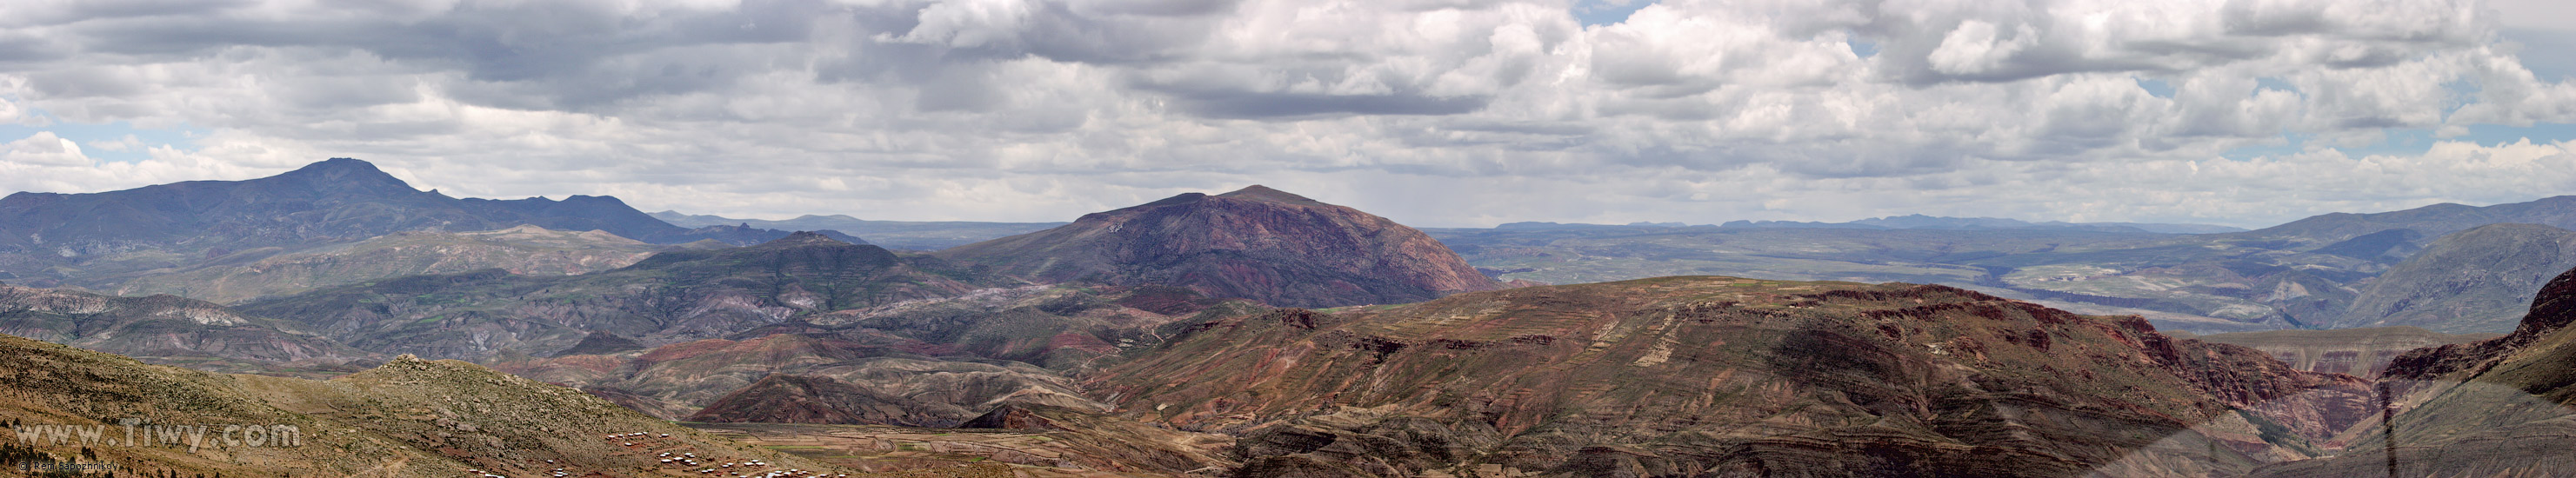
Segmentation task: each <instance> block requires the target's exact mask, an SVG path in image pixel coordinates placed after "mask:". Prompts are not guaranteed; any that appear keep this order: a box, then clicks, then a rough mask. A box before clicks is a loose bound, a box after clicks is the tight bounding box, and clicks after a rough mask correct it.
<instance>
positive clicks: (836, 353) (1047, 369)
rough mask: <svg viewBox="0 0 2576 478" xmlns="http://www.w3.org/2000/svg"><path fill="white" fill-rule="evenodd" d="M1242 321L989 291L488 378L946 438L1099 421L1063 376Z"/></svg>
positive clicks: (627, 401)
mask: <svg viewBox="0 0 2576 478" xmlns="http://www.w3.org/2000/svg"><path fill="white" fill-rule="evenodd" d="M1250 310H1257V309H1254V308H1252V307H1250V306H1248V305H1247V304H1244V303H1241V302H1240V301H1237V302H1233V303H1226V302H1219V301H1216V300H1213V299H1209V298H1206V297H1204V296H1198V295H1195V294H1190V293H1188V291H1187V290H1185V289H1178V288H1173V287H1140V288H1106V287H1104V288H1096V289H1086V288H1076V287H1065V286H1055V287H1040V286H1032V287H1020V288H1011V289H989V290H984V291H978V292H975V293H972V294H968V295H965V296H960V297H953V298H942V299H925V300H915V301H908V302H903V303H897V304H892V305H887V306H880V307H872V308H866V309H852V310H843V311H835V312H830V313H824V314H816V315H807V316H801V317H798V318H796V319H792V320H790V321H788V322H782V323H780V324H776V325H771V326H766V327H761V328H758V329H754V330H750V331H745V332H742V333H738V334H734V335H733V336H731V337H729V338H725V339H708V340H700V341H693V342H683V343H677V344H671V345H665V346H661V347H655V348H652V349H650V350H636V351H621V352H614V353H609V354H599V355H565V356H558V357H549V358H544V359H529V360H518V361H508V362H502V363H497V364H494V368H498V369H501V370H505V371H509V372H511V373H516V374H519V375H524V376H528V377H531V378H536V379H539V380H543V381H546V382H550V383H558V384H564V385H567V386H573V387H579V388H581V389H583V390H587V391H591V392H593V393H597V394H599V395H601V396H604V397H611V399H612V400H614V401H617V402H618V403H620V404H623V405H627V406H629V407H632V408H635V409H637V410H642V411H645V412H646V413H648V414H653V415H656V416H662V417H665V418H671V419H683V418H686V419H689V420H692V421H706V422H774V423H814V424H874V425H908V426H934V427H947V426H956V425H958V424H959V423H962V422H965V421H966V420H968V419H971V418H974V417H976V416H977V415H980V414H983V413H985V412H987V411H990V410H992V409H994V408H995V407H999V406H1003V405H1008V404H1023V405H1045V406H1052V407H1061V408H1066V409H1074V410H1091V411H1105V410H1106V409H1107V406H1106V405H1104V404H1101V403H1098V402H1095V401H1093V400H1092V399H1091V398H1088V397H1087V396H1085V394H1084V393H1083V392H1082V390H1081V388H1080V387H1078V386H1076V385H1075V384H1074V382H1073V380H1071V379H1068V378H1066V377H1067V376H1068V375H1072V374H1078V373H1081V372H1085V371H1089V370H1095V369H1098V368H1100V367H1104V366H1107V365H1109V364H1114V363H1116V361H1117V360H1119V359H1120V357H1119V356H1118V354H1120V353H1121V352H1122V351H1125V350H1132V349H1137V348H1140V347H1145V346H1148V345H1150V344H1151V343H1154V342H1159V341H1160V338H1159V336H1158V335H1157V334H1159V333H1160V332H1159V330H1158V329H1161V328H1163V327H1164V326H1165V325H1167V324H1169V323H1171V322H1173V321H1175V320H1186V319H1188V318H1190V317H1192V316H1194V315H1199V314H1203V313H1204V314H1206V315H1207V316H1211V317H1212V316H1218V315H1224V314H1236V313H1245V312H1247V311H1250Z"/></svg>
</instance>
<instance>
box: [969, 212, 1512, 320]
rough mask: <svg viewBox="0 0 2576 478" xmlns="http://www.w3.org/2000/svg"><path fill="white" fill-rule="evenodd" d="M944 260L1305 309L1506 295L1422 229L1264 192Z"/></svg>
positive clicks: (1052, 232)
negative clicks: (1477, 294) (1470, 293)
mask: <svg viewBox="0 0 2576 478" xmlns="http://www.w3.org/2000/svg"><path fill="white" fill-rule="evenodd" d="M938 255H939V256H940V257H944V258H948V259H952V260H956V261H959V262H963V263H968V264H976V265H980V266H983V267H989V268H992V269H993V270H996V271H1000V272H1004V273H1008V274H1014V275H1020V276H1024V277H1029V278H1031V279H1035V280H1039V281H1046V282H1062V281H1086V282H1094V283H1104V284H1115V285H1138V284H1160V285H1172V286H1180V287H1187V288H1191V289H1195V290H1198V291H1200V292H1204V293H1206V294H1208V295H1213V296H1217V297H1232V298H1246V299H1253V300H1259V301H1262V302H1265V303H1269V304H1273V305H1285V306H1301V307H1330V306H1343V305H1358V304H1393V303H1408V302H1420V301H1424V300H1430V299H1434V298H1438V297H1440V296H1443V295H1447V294H1453V293H1458V292H1468V291H1482V290H1494V289H1499V288H1501V287H1502V284H1501V283H1499V282H1496V281H1495V280H1494V279H1492V278H1489V277H1486V276H1485V275H1484V274H1482V273H1479V272H1477V271H1476V269H1475V268H1474V267H1471V266H1468V265H1467V262H1466V261H1465V260H1463V259H1460V258H1458V255H1457V254H1456V253H1453V252H1451V251H1450V250H1449V248H1448V246H1444V245H1441V244H1440V241H1437V240H1433V239H1432V238H1431V237H1430V236H1427V235H1424V234H1422V232H1421V231H1417V230H1414V229H1413V228H1410V227H1405V226H1404V225H1401V224H1396V223H1395V222H1394V221H1389V220H1387V219H1386V218H1382V217H1377V216H1374V215H1370V214H1368V213H1364V212H1360V211H1359V210H1357V209H1351V208H1348V207H1342V206H1335V205H1331V204H1325V203H1322V202H1317V201H1315V200H1312V199H1307V198H1305V197H1302V196H1297V195H1294V194H1288V193H1285V192H1280V191H1278V190H1273V189H1270V188H1266V187H1261V186H1252V187H1248V188H1244V189H1243V190H1239V191H1235V192H1230V193H1225V194H1219V195H1214V196H1210V195H1206V194H1199V193H1189V194H1182V195H1179V196H1173V197H1171V198H1167V199H1163V200H1160V201H1154V202H1151V203H1146V204H1144V205H1140V206H1135V207H1129V208H1125V209H1118V210H1114V211H1108V212H1100V213H1092V214H1088V215H1084V216H1082V218H1081V219H1079V220H1076V221H1074V223H1073V224H1068V225H1065V226H1063V227H1057V228H1054V229H1048V230H1045V231H1039V232H1034V233H1029V234H1023V235H1018V236H1011V237H1006V238H1001V239H995V240H991V241H985V242H979V243H975V244H968V245H964V246H958V247H955V248H950V249H947V250H943V251H940V252H938Z"/></svg>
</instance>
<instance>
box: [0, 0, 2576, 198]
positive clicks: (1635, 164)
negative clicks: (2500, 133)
mask: <svg viewBox="0 0 2576 478" xmlns="http://www.w3.org/2000/svg"><path fill="white" fill-rule="evenodd" d="M2517 5H2518V4H2517ZM2498 6H2504V7H2508V8H2523V7H2518V6H2515V5H2487V4H2484V3H2479V2H2474V1H2450V0H2371V1H2346V0H2263V1H2253V0H2242V1H2192V0H2177V1H2157V2H2135V1H2079V0H2068V1H2034V2H1989V1H1943V0H1914V1H1860V2H1832V1H1812V2H1811V1H1793V0H1763V1H1727V2H1719V1H1694V0H1667V1H1664V2H1661V3H1657V4H1653V5H1649V6H1646V7H1644V8H1642V9H1639V10H1637V11H1636V12H1635V13H1634V14H1632V15H1630V16H1629V17H1628V18H1627V19H1626V20H1625V21H1624V22H1619V23H1611V24H1601V25H1589V26H1587V25H1583V24H1581V23H1580V22H1579V21H1578V20H1577V19H1576V18H1575V17H1574V15H1573V13H1572V12H1573V10H1574V8H1575V7H1576V6H1575V5H1573V4H1571V3H1568V2H1564V1H1480V0H1401V1H1387V0H1374V1H1303V0H1237V1H1188V0H1062V1H1053V0H838V1H827V0H754V1H741V2H735V1H704V0H692V1H680V0H672V1H661V0H618V1H609V0H594V1H447V0H438V1H432V0H418V1H402V0H386V1H369V2H265V1H249V0H245V1H232V2H209V1H184V2H178V1H143V0H137V1H21V2H9V3H6V4H0V124H16V125H22V126H26V127H28V128H33V129H35V130H49V129H55V128H60V127H61V126H62V125H61V124H56V123H57V122H61V123H78V124H96V123H109V122H117V121H123V122H127V124H130V125H132V126H133V127H135V128H139V129H171V128H181V127H185V128H191V129H194V130H198V131H203V134H200V135H198V136H197V137H195V138H193V140H192V142H190V143H189V144H141V143H134V142H131V141H127V142H97V143H96V144H87V145H84V144H76V143H75V142H72V141H68V140H65V139H63V138H62V137H60V136H58V135H56V134H54V133H52V132H50V131H39V132H37V133H35V134H33V135H23V136H21V137H16V138H0V141H5V144H0V191H8V190H34V191H97V190H106V189H116V188H123V187H132V186H138V185H143V184H151V183H159V182H169V181H177V180H187V179H207V178H246V177H254V176H259V175H264V174H271V173H274V172H278V171H282V170H284V169H286V168H291V167H294V166H296V165H300V164H302V163H306V162H310V161H314V160H318V159H321V158H326V157H336V156H349V157H359V158H365V159H369V160H372V161H375V162H377V163H378V164H380V165H383V166H385V167H386V168H387V169H388V170H391V171H394V172H396V173H397V175H400V176H403V177H405V178H406V179H409V180H412V181H414V182H415V183H417V184H418V185H421V186H423V187H430V188H441V189H444V190H446V191H448V192H450V193H451V194H459V195H474V196H494V197H519V196H529V195H549V196H557V197H560V196H564V195H570V194H612V195H617V196H620V197H623V198H626V199H627V200H628V201H629V202H631V203H635V204H637V205H638V206H639V207H645V208H649V209H660V208H677V209H681V210H684V211H689V212H698V213H723V214H735V215H756V216H785V215H794V214H804V213H819V214H833V213H846V214H852V215H857V216H861V217H868V218H883V219H980V220H1028V221H1038V220H1064V219H1066V218H1070V217H1073V216H1075V215H1078V214H1080V213H1083V212H1088V211H1093V210H1099V209H1103V208H1108V207H1116V206H1122V205H1127V204H1133V203H1137V202H1142V201H1145V200H1151V199H1154V198H1158V197H1162V196H1167V195H1170V194H1175V193H1178V192H1183V191H1191V190H1201V191H1206V190H1218V189H1230V188H1234V187H1240V186H1242V185H1245V184H1251V183H1263V184H1269V185H1271V186H1274V187H1279V188H1282V189H1287V190H1291V191H1298V192H1302V193H1307V194H1309V195H1312V196H1316V197H1319V198H1323V199H1326V200H1328V201H1334V202H1338V203H1343V204H1349V205H1353V206H1356V207H1360V208H1362V209H1366V210H1370V211H1374V212H1379V213H1381V214H1386V215H1388V216H1391V217H1394V218H1396V219H1397V220H1400V221H1405V222H1408V223H1413V224H1417V225H1432V226H1447V225H1488V224H1492V223H1495V222H1503V221H1516V220H1555V221H1589V222H1627V221H1639V220H1652V221H1670V220H1677V221H1685V222H1694V223H1713V222H1720V221H1725V220H1731V219H1833V220H1839V219H1852V218H1858V217H1865V216H1877V215H1892V214H1905V213H1927V214H1940V215H1972V216H2008V217H2019V218H2025V219H2052V220H2053V219H2068V220H2137V221H2199V222H2219V223H2231V224H2239V225H2263V224H2265V223H2270V222H2277V221H2282V220H2287V219H2292V218H2296V217H2299V216H2304V215H2307V214H2314V213H2321V212H2330V211H2372V210H2384V209H2392V208H2400V207H2411V206H2416V205H2422V204H2427V203H2431V202H2436V201H2461V202H2471V203H2492V202H2505V201H2521V200H2528V199H2532V198H2537V197H2541V196H2548V195H2556V194H2562V193H2566V192H2568V191H2569V190H2570V189H2571V187H2576V167H2570V166H2576V152H2571V151H2570V144H2568V143H2565V142H2560V141H2555V140H2546V141H2540V142H2537V143H2525V144H2510V143H2508V144H2487V145H2479V144H2473V143H2467V142H2438V141H2437V142H2435V143H2432V144H2429V145H2418V146H2417V147H2416V148H2415V149H2419V150H2422V149H2424V146H2430V148H2429V150H2422V151H2394V152H2378V153H2366V152H2364V151H2373V149H2371V148H2368V147H2369V146H2373V145H2377V144H2381V143H2383V142H2386V141H2387V138H2389V137H2390V135H2391V134H2392V131H2395V132H2396V134H2403V133H2404V132H2406V131H2431V132H2433V133H2432V134H2433V135H2434V136H2436V137H2439V138H2452V137H2457V136H2459V135H2462V134H2466V133H2468V132H2470V131H2471V129H2470V128H2471V127H2473V126H2478V125H2503V126H2517V127H2518V126H2529V125H2532V124H2535V123H2543V124H2549V123H2576V84H2570V83H2568V82H2567V80H2566V79H2565V78H2563V77H2556V78H2552V77H2545V76H2543V75H2540V74H2535V73H2534V72H2533V71H2531V69H2530V68H2527V67H2526V66H2525V62H2524V61H2523V58H2522V55H2524V54H2526V53H2527V52H2528V50H2527V49H2526V47H2525V46H2524V45H2522V44H2520V43H2519V42H2517V41H2514V40H2513V39H2510V38H2507V36H2506V35H2505V33H2506V32H2507V30H2509V29H2512V30H2514V31H2542V32H2563V30H2551V29H2550V28H2551V25H2547V24H2539V25H2532V24H2529V23H2530V22H2529V20H2527V19H2517V18H2513V17H2512V16H2510V15H2505V14H2503V13H2502V12H2500V11H2498V10H2497V9H2496V8H2497V7H2498ZM2558 27H2562V28H2564V27H2569V26H2568V25H2559V26H2558ZM2551 34H2556V33H2551ZM2516 38H2550V37H2548V36H2546V35H2520V36H2517V37H2516ZM2150 84H2154V85H2162V87H2169V88H2170V91H2169V92H2159V91H2153V90H2151V89H2150V88H2149V87H2148V86H2147V85H2150ZM38 112H42V114H39V113H38ZM57 119H58V120H57ZM2291 138H2296V139H2298V140H2300V146H2299V147H2290V146H2287V145H2286V142H2287V141H2289V140H2290V139H2291ZM84 147H87V148H89V150H91V151H106V150H110V149H109V148H114V150H117V151H125V150H140V151H147V152H148V156H149V158H150V159H146V160H142V161H135V162H118V161H99V160H97V159H94V158H90V157H89V156H87V155H85V154H84V153H83V149H82V148H84ZM2249 147H2269V148H2270V149H2267V150H2266V151H2270V152H2269V153H2266V154H2261V155H2258V156H2255V157H2243V156H2244V155H2241V154H2239V155H2233V156H2238V157H2239V158H2240V159H2229V158H2227V157H2222V153H2226V152H2229V151H2238V150H2242V149H2243V148H2249Z"/></svg>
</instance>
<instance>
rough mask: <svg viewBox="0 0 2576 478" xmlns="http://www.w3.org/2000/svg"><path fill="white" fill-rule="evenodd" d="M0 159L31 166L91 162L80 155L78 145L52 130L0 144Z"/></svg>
mask: <svg viewBox="0 0 2576 478" xmlns="http://www.w3.org/2000/svg"><path fill="white" fill-rule="evenodd" d="M0 161H7V162H9V163H12V164H22V165H31V166H87V165H89V164H91V163H92V161H90V159H89V157H88V156H82V155H81V149H80V145H77V144H72V140H68V139H62V138H60V137H56V136H54V133H53V132H52V131H39V132H36V134H34V135H31V136H28V137H26V138H25V139H20V140H17V141H10V142H9V143H8V144H0Z"/></svg>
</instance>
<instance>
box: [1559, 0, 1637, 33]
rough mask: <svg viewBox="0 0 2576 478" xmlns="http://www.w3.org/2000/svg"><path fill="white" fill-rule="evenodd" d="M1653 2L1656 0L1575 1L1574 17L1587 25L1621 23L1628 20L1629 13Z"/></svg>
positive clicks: (1635, 11)
mask: <svg viewBox="0 0 2576 478" xmlns="http://www.w3.org/2000/svg"><path fill="white" fill-rule="evenodd" d="M1653 4H1655V2H1654V0H1582V1H1579V2H1575V3H1574V19H1575V20H1578V21H1582V22H1583V26H1587V27H1588V26H1593V25H1608V24H1612V23H1621V22H1626V21H1628V15H1632V14H1635V13H1637V10H1640V9H1644V8H1646V6H1647V5H1653Z"/></svg>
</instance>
